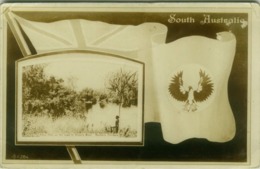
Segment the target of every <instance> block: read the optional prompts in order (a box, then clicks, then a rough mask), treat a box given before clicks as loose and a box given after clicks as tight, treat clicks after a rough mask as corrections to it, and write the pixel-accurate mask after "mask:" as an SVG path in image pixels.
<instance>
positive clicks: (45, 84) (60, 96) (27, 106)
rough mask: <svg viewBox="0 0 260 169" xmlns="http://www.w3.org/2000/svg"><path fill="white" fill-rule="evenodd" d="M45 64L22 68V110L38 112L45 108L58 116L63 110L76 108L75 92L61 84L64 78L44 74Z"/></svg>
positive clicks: (53, 115) (54, 115) (52, 114)
mask: <svg viewBox="0 0 260 169" xmlns="http://www.w3.org/2000/svg"><path fill="white" fill-rule="evenodd" d="M45 66H46V65H44V64H41V65H40V64H39V65H31V66H27V67H24V69H23V77H22V80H23V87H22V91H23V108H24V112H27V113H33V114H39V113H42V112H43V110H47V111H48V113H50V115H51V116H52V117H59V116H61V115H63V114H64V113H65V110H76V109H77V108H76V107H75V101H76V98H77V93H76V92H75V91H74V90H72V89H70V88H68V87H65V86H64V85H63V82H64V80H63V79H58V78H56V77H54V76H50V77H48V76H46V75H45V74H44V67H45Z"/></svg>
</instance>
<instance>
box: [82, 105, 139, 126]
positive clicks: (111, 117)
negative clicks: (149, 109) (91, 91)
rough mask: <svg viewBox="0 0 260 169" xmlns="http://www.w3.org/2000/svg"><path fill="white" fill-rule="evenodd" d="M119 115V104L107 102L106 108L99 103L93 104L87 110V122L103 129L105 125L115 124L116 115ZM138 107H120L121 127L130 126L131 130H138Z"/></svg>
mask: <svg viewBox="0 0 260 169" xmlns="http://www.w3.org/2000/svg"><path fill="white" fill-rule="evenodd" d="M118 115H119V106H118V105H116V104H112V103H109V104H106V106H105V107H104V108H101V107H100V106H99V104H98V103H97V104H95V105H93V106H92V108H91V109H89V110H88V112H85V117H86V119H87V124H88V125H89V127H91V128H92V129H94V130H95V129H101V128H103V127H104V126H111V127H113V126H115V122H116V116H118ZM141 117H142V116H140V115H139V117H138V108H137V107H136V106H131V107H129V108H123V107H121V109H120V119H119V123H120V128H130V129H131V130H138V129H137V128H138V121H140V120H138V118H141Z"/></svg>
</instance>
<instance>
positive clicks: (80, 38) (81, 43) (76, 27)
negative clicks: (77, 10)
mask: <svg viewBox="0 0 260 169" xmlns="http://www.w3.org/2000/svg"><path fill="white" fill-rule="evenodd" d="M70 23H71V25H72V29H73V32H74V35H75V37H76V40H77V43H78V47H79V48H84V47H86V42H85V39H84V35H83V32H82V28H81V26H80V20H70Z"/></svg>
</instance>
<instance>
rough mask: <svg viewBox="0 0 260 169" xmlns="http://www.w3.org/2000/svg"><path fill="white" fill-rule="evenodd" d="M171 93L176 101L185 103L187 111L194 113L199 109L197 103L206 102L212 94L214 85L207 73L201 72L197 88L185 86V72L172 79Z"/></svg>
mask: <svg viewBox="0 0 260 169" xmlns="http://www.w3.org/2000/svg"><path fill="white" fill-rule="evenodd" d="M185 86H187V87H185ZM169 92H170V94H171V96H172V97H173V98H174V99H176V100H177V101H180V102H184V110H185V111H187V112H194V111H196V110H197V109H198V105H197V103H198V102H204V101H206V100H207V99H208V98H209V96H210V95H211V94H212V92H213V83H212V80H211V79H210V77H209V76H208V75H207V74H206V73H205V71H202V70H200V71H199V80H198V83H197V86H196V88H194V86H192V85H184V82H183V71H180V72H178V73H177V74H176V75H174V77H172V79H171V83H170V85H169Z"/></svg>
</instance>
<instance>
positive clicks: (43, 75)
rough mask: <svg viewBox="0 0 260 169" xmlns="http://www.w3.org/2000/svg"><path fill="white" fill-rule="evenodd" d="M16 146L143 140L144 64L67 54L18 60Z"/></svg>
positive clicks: (97, 55) (112, 58)
mask: <svg viewBox="0 0 260 169" xmlns="http://www.w3.org/2000/svg"><path fill="white" fill-rule="evenodd" d="M17 67H18V68H17V79H18V81H17V98H18V101H17V127H18V128H17V132H18V133H17V135H18V138H17V143H18V144H19V142H20V141H21V142H23V141H25V142H26V141H28V142H30V141H31V142H32V141H36V142H39V141H43V140H44V141H48V142H53V141H54V140H55V142H64V141H66V142H69V141H70V142H77V141H79V142H88V141H89V142H120V141H121V142H122V141H124V142H128V141H129V142H137V143H141V142H142V121H143V113H142V97H143V96H142V95H143V91H142V90H143V79H142V77H143V65H142V64H140V63H137V62H133V61H129V60H124V59H122V58H116V57H112V56H110V57H109V56H106V55H101V54H95V53H92V54H88V53H85V54H84V53H68V54H66V53H63V54H56V55H50V56H44V57H43V56H41V57H35V58H31V57H29V58H26V59H23V60H21V61H18V62H17Z"/></svg>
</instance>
